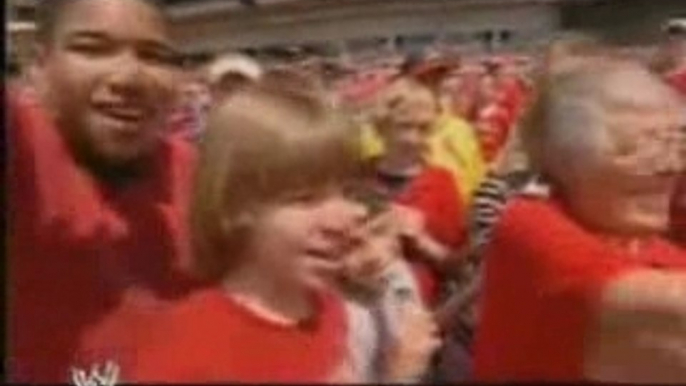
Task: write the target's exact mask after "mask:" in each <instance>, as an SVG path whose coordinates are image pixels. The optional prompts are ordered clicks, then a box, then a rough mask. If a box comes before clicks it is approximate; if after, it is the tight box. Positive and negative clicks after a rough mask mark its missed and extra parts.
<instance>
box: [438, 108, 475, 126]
mask: <svg viewBox="0 0 686 386" xmlns="http://www.w3.org/2000/svg"><path fill="white" fill-rule="evenodd" d="M436 124H437V126H438V129H439V130H446V129H451V130H455V129H457V130H466V129H469V130H471V129H472V126H471V124H470V123H469V122H468V121H467V120H465V119H463V118H462V117H460V116H458V115H455V114H451V113H448V112H444V113H442V114H441V115H440V116H439V118H438V120H437V123H436Z"/></svg>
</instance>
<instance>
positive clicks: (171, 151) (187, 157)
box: [162, 136, 198, 165]
mask: <svg viewBox="0 0 686 386" xmlns="http://www.w3.org/2000/svg"><path fill="white" fill-rule="evenodd" d="M162 146H163V148H164V150H165V152H166V153H167V154H168V155H169V158H170V161H171V162H173V163H180V164H183V165H187V164H194V163H195V162H196V160H197V156H198V152H197V149H196V147H195V146H194V145H193V144H192V143H190V142H188V141H187V140H185V139H183V138H178V137H175V136H165V137H164V138H163V139H162Z"/></svg>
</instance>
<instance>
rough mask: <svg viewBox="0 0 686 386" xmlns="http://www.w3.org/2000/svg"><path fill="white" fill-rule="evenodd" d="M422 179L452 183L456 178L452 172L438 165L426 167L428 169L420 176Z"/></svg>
mask: <svg viewBox="0 0 686 386" xmlns="http://www.w3.org/2000/svg"><path fill="white" fill-rule="evenodd" d="M420 177H421V178H424V179H427V180H431V181H440V182H446V181H449V182H451V183H452V181H453V180H454V178H455V177H454V176H453V173H451V172H450V170H448V169H447V168H445V167H442V166H436V165H431V166H428V167H426V169H424V170H423V171H422V173H421V174H420Z"/></svg>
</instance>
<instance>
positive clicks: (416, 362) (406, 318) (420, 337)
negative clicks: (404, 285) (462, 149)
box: [385, 303, 441, 382]
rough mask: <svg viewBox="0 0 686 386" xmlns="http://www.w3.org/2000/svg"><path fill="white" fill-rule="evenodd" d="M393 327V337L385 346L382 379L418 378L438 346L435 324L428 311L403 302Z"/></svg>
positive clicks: (436, 326)
mask: <svg viewBox="0 0 686 386" xmlns="http://www.w3.org/2000/svg"><path fill="white" fill-rule="evenodd" d="M397 326H398V330H397V333H396V334H395V339H394V341H393V342H392V343H391V345H390V346H389V347H387V348H386V349H387V351H386V355H385V365H386V366H385V378H386V380H387V381H389V382H402V381H408V380H415V379H418V378H419V377H421V376H422V375H423V374H424V373H425V372H426V370H427V369H428V367H429V364H430V362H431V358H432V356H433V353H434V352H435V351H436V350H437V349H438V348H439V347H440V345H441V339H440V337H439V336H438V325H437V324H436V322H435V321H434V320H433V316H432V314H431V313H430V312H428V311H427V310H425V309H423V308H421V306H418V305H416V304H413V303H407V304H405V305H404V306H403V308H402V309H401V310H400V313H399V315H398V324H397Z"/></svg>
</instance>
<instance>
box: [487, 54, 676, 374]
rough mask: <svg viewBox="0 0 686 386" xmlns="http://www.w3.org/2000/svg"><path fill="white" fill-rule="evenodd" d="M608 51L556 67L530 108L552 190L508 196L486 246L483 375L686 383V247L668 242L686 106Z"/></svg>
mask: <svg viewBox="0 0 686 386" xmlns="http://www.w3.org/2000/svg"><path fill="white" fill-rule="evenodd" d="M606 52H608V49H607V48H600V49H599V53H593V54H590V53H588V54H585V56H584V57H582V58H566V59H564V62H565V63H564V65H563V63H557V64H554V65H553V66H552V67H551V69H549V71H552V73H551V74H549V75H548V76H549V78H548V79H545V80H544V81H543V84H542V89H541V93H540V95H539V96H538V100H537V101H536V102H535V103H534V105H533V107H532V109H531V111H530V114H531V117H530V119H529V120H528V122H530V124H531V127H528V128H527V129H526V130H525V131H524V133H526V136H525V142H526V146H527V149H528V151H529V155H530V156H531V160H532V163H533V165H534V166H535V167H536V169H537V170H539V171H540V172H542V173H543V174H544V175H545V176H546V178H547V180H548V181H549V183H550V187H551V191H550V195H549V197H548V198H524V197H522V198H516V199H514V200H513V201H512V202H511V203H509V204H508V206H507V207H506V209H505V211H504V213H503V215H502V218H501V220H500V222H499V224H498V226H497V228H496V229H495V232H494V234H493V238H492V241H491V243H490V245H488V246H487V249H486V255H485V258H484V261H485V268H484V273H483V289H482V293H481V299H480V301H481V304H480V307H481V312H480V318H479V326H478V328H477V332H476V341H475V369H474V371H475V377H476V379H478V380H480V381H558V382H559V381H576V382H578V381H601V382H632V383H633V382H646V383H648V382H675V383H678V382H683V380H684V379H686V362H684V347H686V329H684V326H686V308H685V307H684V305H685V304H686V303H684V298H685V297H686V254H685V253H684V251H683V250H682V249H679V248H678V247H676V246H674V245H673V244H671V243H670V242H669V241H668V240H666V239H665V238H664V237H663V236H664V234H665V232H666V230H667V229H668V227H669V205H670V195H671V193H672V190H673V188H674V185H675V183H676V177H677V175H678V174H677V173H679V172H680V171H682V170H683V169H684V160H683V154H682V152H681V149H680V146H679V145H680V140H681V138H680V133H679V131H680V130H681V128H682V127H683V126H684V124H685V123H686V121H685V118H684V115H683V110H684V104H683V101H682V100H681V99H680V98H679V97H678V96H677V95H676V93H675V92H674V91H673V90H672V89H670V88H668V87H666V86H665V85H664V83H663V82H661V80H660V79H659V78H658V77H656V76H654V75H653V74H651V73H650V71H648V70H647V69H646V68H644V67H643V66H642V65H640V64H638V63H635V62H632V61H628V60H627V59H622V58H616V57H610V56H609V54H606ZM636 90H641V92H640V93H637V92H636Z"/></svg>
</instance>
